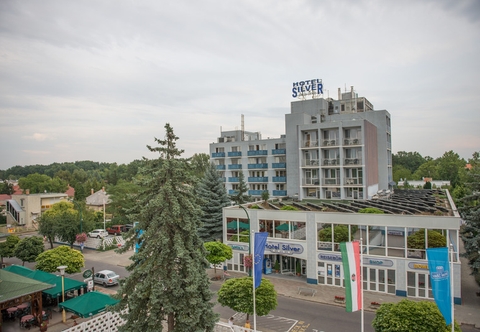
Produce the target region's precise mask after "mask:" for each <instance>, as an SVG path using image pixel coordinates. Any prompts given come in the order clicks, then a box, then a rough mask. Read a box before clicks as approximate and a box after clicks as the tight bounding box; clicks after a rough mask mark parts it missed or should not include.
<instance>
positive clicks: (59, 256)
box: [35, 246, 85, 273]
mask: <svg viewBox="0 0 480 332" xmlns="http://www.w3.org/2000/svg"><path fill="white" fill-rule="evenodd" d="M35 261H36V262H37V264H36V266H35V268H36V269H38V270H42V271H45V272H55V271H57V267H59V266H62V265H66V266H67V269H66V270H65V272H67V273H78V272H80V271H81V270H82V267H84V266H85V259H84V258H83V254H82V253H81V252H80V251H78V250H76V249H72V248H70V247H68V246H58V247H56V248H53V249H50V250H47V251H44V252H42V253H41V254H40V255H38V256H37V259H36V260H35Z"/></svg>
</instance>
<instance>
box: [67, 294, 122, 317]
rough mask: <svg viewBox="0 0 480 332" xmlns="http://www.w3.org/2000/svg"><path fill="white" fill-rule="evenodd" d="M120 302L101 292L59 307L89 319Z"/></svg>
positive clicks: (86, 295)
mask: <svg viewBox="0 0 480 332" xmlns="http://www.w3.org/2000/svg"><path fill="white" fill-rule="evenodd" d="M118 302H120V301H119V300H115V299H114V298H112V297H110V296H109V295H106V294H102V293H99V292H89V293H86V294H84V295H82V296H78V297H76V298H73V299H71V300H68V301H65V302H63V303H60V304H59V305H58V306H59V307H60V308H64V309H65V310H67V311H70V312H73V313H74V314H76V315H78V316H80V317H82V318H87V317H91V316H93V315H96V314H98V313H99V312H102V311H104V310H105V309H106V307H107V306H112V305H115V304H117V303H118Z"/></svg>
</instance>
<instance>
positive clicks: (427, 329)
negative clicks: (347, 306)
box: [372, 300, 461, 332]
mask: <svg viewBox="0 0 480 332" xmlns="http://www.w3.org/2000/svg"><path fill="white" fill-rule="evenodd" d="M372 326H373V328H374V329H375V332H403V331H421V332H449V331H451V330H452V328H451V326H450V325H449V326H447V325H446V323H445V319H444V318H443V316H442V314H441V313H440V310H438V307H437V305H436V304H435V303H433V302H428V301H420V302H415V301H410V300H402V301H400V302H398V303H384V304H382V305H381V306H380V308H379V309H378V310H377V312H376V314H375V318H374V319H373V322H372ZM454 327H455V331H458V332H461V330H460V327H459V326H458V324H457V323H456V322H455V325H454Z"/></svg>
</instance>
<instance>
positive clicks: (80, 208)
mask: <svg viewBox="0 0 480 332" xmlns="http://www.w3.org/2000/svg"><path fill="white" fill-rule="evenodd" d="M72 203H73V204H74V205H75V206H76V207H77V209H78V212H79V213H80V233H82V231H83V217H82V207H81V206H80V204H78V203H77V202H75V201H72Z"/></svg>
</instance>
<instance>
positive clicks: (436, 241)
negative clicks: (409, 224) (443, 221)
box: [407, 228, 447, 249]
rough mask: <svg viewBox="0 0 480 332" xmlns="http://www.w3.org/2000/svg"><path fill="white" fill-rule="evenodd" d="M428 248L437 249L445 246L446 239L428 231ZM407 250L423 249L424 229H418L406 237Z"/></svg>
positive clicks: (433, 231)
mask: <svg viewBox="0 0 480 332" xmlns="http://www.w3.org/2000/svg"><path fill="white" fill-rule="evenodd" d="M427 239H428V247H429V248H438V247H445V246H447V239H446V238H445V236H444V235H442V234H441V233H439V232H437V231H435V230H433V229H429V230H428V231H427ZM407 245H408V248H412V249H425V229H423V228H422V229H419V230H418V231H416V232H415V233H413V234H411V235H409V236H408V237H407Z"/></svg>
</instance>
